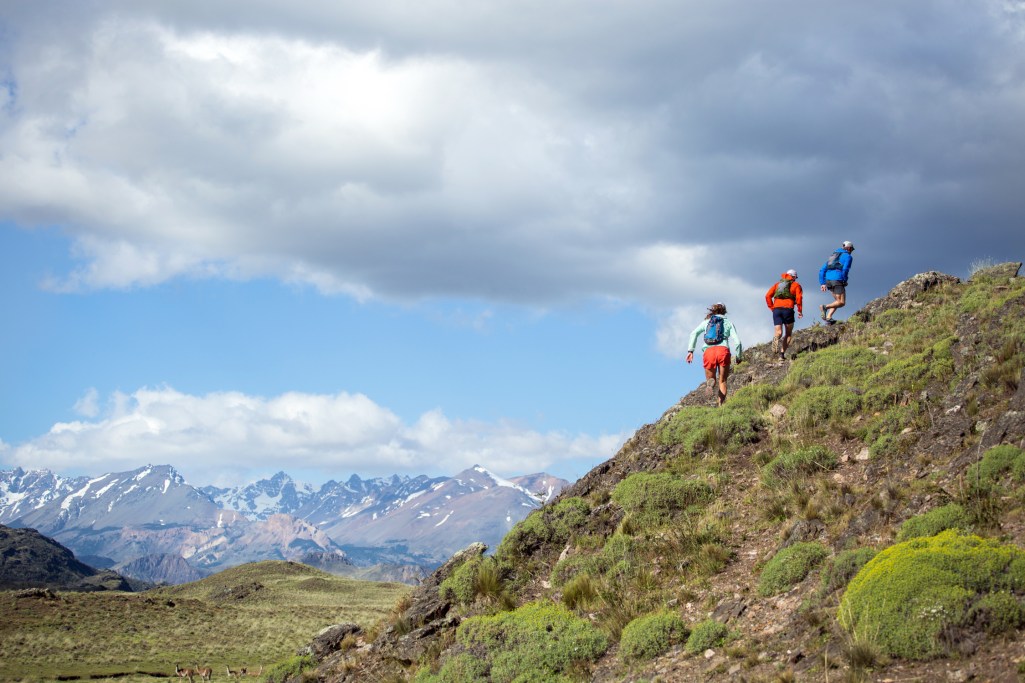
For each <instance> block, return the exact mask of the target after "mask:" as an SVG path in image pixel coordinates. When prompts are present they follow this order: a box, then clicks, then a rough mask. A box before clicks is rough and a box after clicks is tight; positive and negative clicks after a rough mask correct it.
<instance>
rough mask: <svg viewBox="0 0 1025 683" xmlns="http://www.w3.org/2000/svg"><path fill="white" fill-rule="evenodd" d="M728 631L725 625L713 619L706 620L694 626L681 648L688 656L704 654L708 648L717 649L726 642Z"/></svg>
mask: <svg viewBox="0 0 1025 683" xmlns="http://www.w3.org/2000/svg"><path fill="white" fill-rule="evenodd" d="M729 635H730V629H729V627H728V626H726V624H724V623H722V622H720V621H716V620H715V619H706V620H705V621H702V622H699V623H698V624H695V626H694V628H693V629H692V630H691V632H690V635H689V636H688V637H687V643H686V644H685V645H684V646H683V649H684V650H686V651H687V652H688V653H689V654H697V653H698V652H704V651H705V650H707V649H708V648H711V647H718V646H720V645H722V644H723V643H725V642H726V638H728V637H729Z"/></svg>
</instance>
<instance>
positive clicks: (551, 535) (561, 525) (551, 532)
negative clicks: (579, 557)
mask: <svg viewBox="0 0 1025 683" xmlns="http://www.w3.org/2000/svg"><path fill="white" fill-rule="evenodd" d="M590 513H591V506H590V505H588V504H587V501H585V500H584V499H583V498H567V499H566V500H562V501H559V502H558V503H555V504H554V505H546V506H544V507H543V508H541V509H540V510H535V511H534V512H532V513H530V514H529V515H527V517H526V519H524V520H522V521H520V522H519V523H518V524H516V526H514V527H513V528H512V531H510V532H509V533H508V534H506V535H505V538H504V539H502V543H501V545H499V546H498V551H497V552H496V553H495V555H496V556H498V557H512V558H515V557H525V556H528V555H531V554H532V553H533V552H534V551H536V550H538V549H539V548H542V547H545V546H551V545H565V544H566V542H567V541H568V540H569V539H570V537H572V535H573V534H574V533H576V532H577V531H579V530H580V529H581V528H582V527H583V526H584V524H585V523H586V522H587V520H588V516H589V515H590Z"/></svg>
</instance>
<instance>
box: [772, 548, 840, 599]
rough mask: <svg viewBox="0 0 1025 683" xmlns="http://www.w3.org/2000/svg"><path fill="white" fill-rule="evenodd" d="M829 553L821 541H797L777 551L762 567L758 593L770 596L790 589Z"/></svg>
mask: <svg viewBox="0 0 1025 683" xmlns="http://www.w3.org/2000/svg"><path fill="white" fill-rule="evenodd" d="M828 555H829V550H827V549H826V547H825V546H824V545H822V544H821V543H795V544H794V545H792V546H789V547H786V548H783V550H780V551H779V552H778V553H776V554H775V555H774V556H773V558H772V559H771V560H769V561H768V562H766V563H765V566H764V567H763V568H762V573H761V577H760V579H759V581H758V594H759V595H762V596H765V597H768V596H771V595H778V594H779V593H782V592H784V591H788V590H790V589H791V588H793V587H794V586H796V585H797V584H798V583H800V582H801V581H803V580H804V577H806V576H808V573H809V572H811V570H812V569H814V568H815V567H817V566H818V565H819V564H820V563H821V562H822V560H824V559H826V557H827V556H828Z"/></svg>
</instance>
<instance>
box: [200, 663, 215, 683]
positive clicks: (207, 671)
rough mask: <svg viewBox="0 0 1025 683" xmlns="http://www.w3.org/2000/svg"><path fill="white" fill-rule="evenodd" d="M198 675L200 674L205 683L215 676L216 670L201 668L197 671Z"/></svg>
mask: <svg viewBox="0 0 1025 683" xmlns="http://www.w3.org/2000/svg"><path fill="white" fill-rule="evenodd" d="M196 673H197V674H199V677H200V678H202V679H203V680H204V681H209V680H210V677H211V676H213V675H214V670H213V669H211V668H210V667H208V666H201V667H199V668H198V669H196Z"/></svg>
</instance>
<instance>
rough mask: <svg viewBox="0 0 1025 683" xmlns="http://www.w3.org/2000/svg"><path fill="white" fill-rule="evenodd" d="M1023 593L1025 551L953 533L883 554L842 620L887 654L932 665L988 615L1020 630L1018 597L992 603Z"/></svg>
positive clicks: (846, 602) (853, 585)
mask: <svg viewBox="0 0 1025 683" xmlns="http://www.w3.org/2000/svg"><path fill="white" fill-rule="evenodd" d="M1023 590H1025V551H1022V550H1021V549H1020V548H1017V547H1016V546H1013V545H1007V544H1002V543H1000V542H998V541H994V540H984V539H982V538H979V537H978V536H971V535H962V534H960V533H958V532H957V531H955V530H952V529H951V530H947V531H943V532H941V533H939V534H937V535H936V536H931V537H923V538H915V539H912V540H910V541H905V542H903V543H898V544H897V545H894V546H891V547H889V548H887V549H886V550H883V551H881V552H880V553H879V554H878V555H876V556H875V557H874V558H873V559H872V560H871V561H869V562H868V563H867V564H866V565H865V566H864V567H863V568H862V570H861V571H860V572H858V575H857V576H855V577H854V579H853V580H852V581H851V582H850V585H849V586H848V587H847V591H846V592H845V593H844V596H843V599H842V600H841V602H840V611H839V620H840V623H841V625H842V626H843V627H844V628H845V629H846V630H847V631H848V632H850V633H852V634H860V635H861V637H866V638H869V639H871V640H872V641H873V642H874V643H875V644H876V645H877V646H878V647H879V648H880V649H881V650H882V651H883V652H885V653H886V654H889V655H892V656H897V657H904V658H907V659H927V658H930V657H934V656H939V655H943V654H945V653H946V652H947V651H948V644H947V642H945V638H949V634H952V633H957V631H958V630H959V629H967V630H971V629H973V628H976V627H975V626H973V625H974V624H975V623H977V622H976V615H979V614H981V613H983V611H985V613H987V614H988V615H989V617H990V619H989V621H990V622H992V623H1000V624H1010V623H1018V621H1019V620H1020V614H1021V610H1020V607H1021V605H1020V602H1019V601H1018V598H1016V597H1014V598H1013V604H1012V602H1011V601H1008V600H1007V599H1006V597H1005V598H999V597H997V598H987V596H990V595H993V594H1001V593H1004V594H1007V595H1012V596H1013V594H1020V593H1021V592H1022V591H1023ZM944 634H947V635H946V636H945V635H944Z"/></svg>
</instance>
